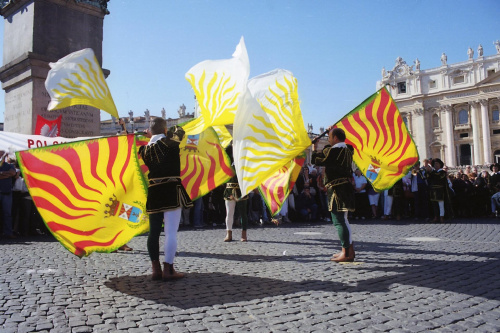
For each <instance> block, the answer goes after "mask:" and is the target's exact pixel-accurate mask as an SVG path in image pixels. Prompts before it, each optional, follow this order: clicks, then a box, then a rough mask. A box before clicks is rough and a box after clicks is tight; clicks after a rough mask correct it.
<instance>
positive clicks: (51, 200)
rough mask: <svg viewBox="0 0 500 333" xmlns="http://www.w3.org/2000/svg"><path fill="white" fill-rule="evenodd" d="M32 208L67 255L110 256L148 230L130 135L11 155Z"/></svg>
mask: <svg viewBox="0 0 500 333" xmlns="http://www.w3.org/2000/svg"><path fill="white" fill-rule="evenodd" d="M17 158H18V161H19V164H20V167H21V170H22V172H23V175H24V177H25V181H26V184H27V186H28V189H29V192H30V195H31V197H32V198H33V202H34V203H35V206H36V207H37V209H38V211H39V213H40V215H41V217H42V219H43V220H44V222H45V224H46V225H47V228H48V229H49V230H50V232H51V233H52V234H53V235H54V237H55V238H56V239H57V240H58V241H59V242H61V244H62V245H63V246H64V247H65V248H66V249H68V250H69V251H70V252H71V253H74V254H75V255H77V256H79V257H82V256H88V255H89V254H90V253H92V252H112V251H114V250H116V249H118V248H119V247H120V246H122V245H124V244H126V243H127V242H128V241H130V239H132V238H133V237H134V236H136V235H140V234H142V233H144V232H146V231H148V229H149V222H148V216H147V214H146V197H147V184H146V182H145V181H144V178H143V177H142V174H141V171H140V169H139V164H138V162H137V151H136V145H135V138H134V135H127V136H115V137H108V138H100V139H95V140H86V141H78V142H72V143H66V144H61V145H55V146H49V147H43V148H36V149H31V150H26V151H21V152H17Z"/></svg>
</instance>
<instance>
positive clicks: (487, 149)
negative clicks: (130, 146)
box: [479, 99, 493, 164]
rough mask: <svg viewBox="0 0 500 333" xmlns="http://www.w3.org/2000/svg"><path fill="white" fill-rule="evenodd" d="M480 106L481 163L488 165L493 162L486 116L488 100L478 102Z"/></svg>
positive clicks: (488, 123) (488, 121) (487, 117)
mask: <svg viewBox="0 0 500 333" xmlns="http://www.w3.org/2000/svg"><path fill="white" fill-rule="evenodd" d="M479 103H480V104H481V120H482V127H483V158H484V160H483V162H484V164H490V163H492V162H493V159H492V157H491V133H490V117H489V114H488V100H487V99H481V100H479Z"/></svg>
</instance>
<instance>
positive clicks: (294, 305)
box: [0, 219, 500, 333]
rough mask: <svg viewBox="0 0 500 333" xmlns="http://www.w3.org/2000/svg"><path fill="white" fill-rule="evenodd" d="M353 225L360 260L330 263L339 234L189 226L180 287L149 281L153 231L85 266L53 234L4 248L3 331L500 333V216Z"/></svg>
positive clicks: (300, 228)
mask: <svg viewBox="0 0 500 333" xmlns="http://www.w3.org/2000/svg"><path fill="white" fill-rule="evenodd" d="M412 222H413V221H412ZM352 229H353V232H354V239H355V247H356V261H355V262H354V263H352V264H351V263H348V264H336V263H333V262H330V261H329V258H330V256H331V255H332V254H333V253H335V252H337V250H338V249H339V246H340V245H339V244H340V243H339V241H338V236H337V234H336V230H335V229H334V227H333V226H332V225H331V224H325V223H316V224H286V225H282V226H279V227H274V226H267V227H260V228H252V229H250V230H249V231H248V234H249V242H248V243H242V242H240V241H239V240H238V241H233V242H231V243H224V242H222V239H223V238H224V235H225V231H224V230H223V229H221V228H216V229H203V230H190V229H187V230H181V231H180V232H179V248H178V249H179V254H178V256H177V258H176V267H177V269H178V270H179V271H183V272H187V273H188V277H187V278H185V279H182V280H179V281H174V282H162V281H151V280H150V273H151V268H150V261H149V258H148V254H147V249H146V239H147V237H146V236H145V235H143V236H139V237H136V238H134V239H133V240H132V241H130V242H129V245H130V246H131V247H133V248H134V251H133V252H121V253H93V254H91V255H90V256H89V257H86V258H82V259H79V258H78V257H76V256H74V255H73V254H71V253H69V252H68V251H67V250H66V249H64V248H63V247H62V246H61V245H60V244H59V243H58V242H56V241H54V240H53V238H52V237H51V236H45V237H38V238H30V239H19V240H18V241H14V242H12V241H9V242H7V241H5V240H0V262H1V266H0V267H1V268H0V273H1V274H0V296H1V297H0V332H61V333H63V332H64V333H67V332H75V333H76V332H130V333H136V332H137V333H138V332H245V331H247V332H428V331H436V332H460V331H467V332H499V331H500V265H499V259H500V253H499V252H500V245H499V244H500V242H499V241H500V232H499V231H500V223H499V220H494V219H484V220H477V221H475V220H456V221H451V223H446V224H425V223H409V221H407V222H406V223H405V222H403V223H396V222H386V221H384V222H382V221H366V222H363V223H353V224H352ZM304 232H305V233H318V234H306V235H303V234H297V233H304ZM239 233H240V231H239V230H238V229H236V230H234V235H235V238H236V239H239V237H238V236H239ZM409 237H436V238H439V239H440V240H439V241H426V242H421V241H411V240H407V238H409ZM161 241H163V237H162V239H161Z"/></svg>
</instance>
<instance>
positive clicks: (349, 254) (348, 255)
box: [330, 244, 354, 262]
mask: <svg viewBox="0 0 500 333" xmlns="http://www.w3.org/2000/svg"><path fill="white" fill-rule="evenodd" d="M351 248H352V244H351V245H350V246H349V247H348V248H347V249H346V248H342V253H341V254H340V256H338V257H337V258H332V259H330V260H331V261H335V262H353V261H354V250H351Z"/></svg>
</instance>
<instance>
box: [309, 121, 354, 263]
mask: <svg viewBox="0 0 500 333" xmlns="http://www.w3.org/2000/svg"><path fill="white" fill-rule="evenodd" d="M345 139H346V135H345V132H344V130H342V129H341V128H332V129H330V131H329V135H328V142H329V143H330V145H331V146H326V147H325V148H323V151H322V152H317V151H316V143H315V144H314V153H313V157H312V161H313V162H314V164H316V165H320V166H324V167H325V181H324V182H325V187H326V188H327V190H328V210H329V211H330V212H331V214H332V221H333V224H334V225H335V228H337V232H338V234H339V238H340V242H341V244H342V251H341V252H339V253H337V254H334V255H333V257H332V258H331V259H330V260H331V261H335V262H345V261H348V262H349V261H354V256H355V254H354V246H353V242H352V237H351V227H350V225H349V221H348V220H347V214H348V212H349V211H351V212H352V211H354V189H353V186H352V183H351V178H352V156H353V152H354V148H353V147H352V146H351V145H347V144H346V143H345V142H344V141H345Z"/></svg>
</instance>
